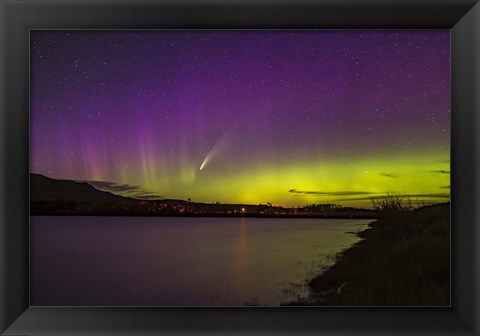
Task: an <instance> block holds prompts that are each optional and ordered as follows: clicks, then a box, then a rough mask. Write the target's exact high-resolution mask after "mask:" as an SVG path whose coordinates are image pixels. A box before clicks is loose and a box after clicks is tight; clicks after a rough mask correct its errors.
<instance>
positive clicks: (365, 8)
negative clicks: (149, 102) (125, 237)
mask: <svg viewBox="0 0 480 336" xmlns="http://www.w3.org/2000/svg"><path fill="white" fill-rule="evenodd" d="M0 24H1V28H0V29H1V30H0V33H1V45H0V52H1V54H0V57H1V63H0V66H1V68H0V75H1V81H0V85H1V90H0V95H1V96H0V108H1V113H0V127H1V133H0V135H1V136H0V164H1V175H0V188H1V193H0V200H1V202H0V230H1V231H0V233H1V242H0V253H1V254H0V262H1V263H0V289H1V291H0V332H1V334H2V335H5V336H6V335H47V334H48V335H66V334H76V335H93V334H95V335H102V334H108V335H115V334H125V335H126V334H128V335H140V334H142V335H143V334H158V335H160V334H162V335H163V334H189V335H193V334H195V335H207V334H208V335H212V334H245V335H246V334H256V335H259V334H265V335H266V334H270V335H271V334H281V335H299V334H316V335H330V334H331V335H347V334H348V335H352V334H379V335H380V334H382V335H393V334H395V335H402V334H406V335H407V334H408V335H479V330H480V328H479V305H480V290H479V283H480V279H479V260H480V258H479V243H480V239H479V232H480V230H479V223H480V222H479V209H480V206H479V204H480V202H479V191H480V187H479V181H480V179H479V171H480V170H479V168H480V167H479V165H480V155H479V152H480V146H479V145H480V123H479V121H480V118H479V116H480V109H479V105H480V104H479V92H480V75H479V71H480V66H479V59H480V4H479V3H478V0H459V1H454V0H422V1H409V0H385V1H375V0H369V1H365V0H337V1H334V0H300V1H294V0H283V1H282V0H278V1H275V0H271V1H265V0H260V1H249V0H243V1H241V0H224V1H219V0H197V1H191V0H187V1H185V0H177V1H154V0H151V1H149V0H147V1H145V0H140V1H135V0H103V1H91V0H83V1H78V0H63V1H58V0H0ZM165 28H189V29H197V28H218V29H236V28H242V29H243V28H256V29H266V28H268V29H279V28H291V29H301V28H303V29H327V28H331V29H353V28H356V29H451V39H452V55H451V56H452V124H451V125H452V126H451V127H452V132H451V134H452V143H451V198H452V199H451V206H452V212H451V218H452V232H451V234H452V304H451V307H438V308H427V307H425V308H420V307H418V308H414V307H411V308H398V307H397V308H361V307H358V308H356V307H336V308H334V307H278V308H267V307H260V308H258V307H257V308H256V307H239V308H125V307H118V308H101V307H98V308H92V307H85V308H80V307H56V308H54V307H30V306H29V229H28V223H29V51H30V46H29V30H31V29H165Z"/></svg>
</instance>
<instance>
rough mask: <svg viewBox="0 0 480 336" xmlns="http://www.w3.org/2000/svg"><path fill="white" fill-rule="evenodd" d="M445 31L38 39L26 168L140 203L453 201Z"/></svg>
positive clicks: (71, 34) (34, 38)
mask: <svg viewBox="0 0 480 336" xmlns="http://www.w3.org/2000/svg"><path fill="white" fill-rule="evenodd" d="M450 112H451V111H450V34H449V31H448V30H435V31H428V30H424V31H412V30H409V31H388V30H384V31H359V30H354V31H328V30H324V31H315V30H310V31H300V30H296V31H286V30H285V31H268V30H267V31H254V30H252V31H208V30H204V31H181V30H177V31H174V30H172V31H168V30H156V31H34V32H32V33H31V171H32V172H34V173H40V174H44V175H46V176H49V177H52V178H62V179H73V180H83V181H97V182H92V183H93V184H94V185H96V186H97V187H99V188H102V189H104V190H112V191H114V192H116V193H119V194H123V195H130V196H135V197H139V198H146V199H151V198H156V197H164V198H175V199H187V198H191V199H192V200H193V201H198V202H208V203H211V202H216V201H220V202H222V203H252V204H258V203H266V202H270V203H272V204H275V205H284V206H296V205H303V204H310V203H337V204H342V205H346V206H351V205H353V206H367V207H368V206H370V201H369V199H370V198H371V197H376V196H379V195H382V194H384V193H385V192H389V191H390V192H397V193H401V194H405V195H410V196H411V197H412V198H414V199H416V198H419V199H422V200H428V201H444V200H446V199H448V197H449V194H450V189H449V187H450V154H449V152H450Z"/></svg>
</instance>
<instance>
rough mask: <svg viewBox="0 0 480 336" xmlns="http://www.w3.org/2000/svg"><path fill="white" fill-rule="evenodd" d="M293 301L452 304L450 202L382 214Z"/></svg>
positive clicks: (364, 304)
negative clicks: (306, 292)
mask: <svg viewBox="0 0 480 336" xmlns="http://www.w3.org/2000/svg"><path fill="white" fill-rule="evenodd" d="M359 236H360V237H362V238H364V239H363V240H362V241H360V242H358V243H357V244H355V245H354V246H353V247H352V248H350V249H348V250H346V251H345V252H344V253H342V254H341V255H339V256H338V261H337V262H336V264H335V265H334V266H333V267H331V268H330V269H329V270H328V271H326V272H325V273H323V274H322V275H320V276H317V277H315V278H314V279H312V280H311V281H310V282H309V284H308V285H309V286H310V288H311V290H312V294H311V296H310V297H309V298H308V299H306V300H305V301H302V302H295V303H294V305H328V306H448V305H450V204H441V205H433V206H428V207H423V208H420V209H417V210H412V211H405V212H395V213H388V214H384V215H383V216H381V218H379V219H378V220H377V221H375V222H373V223H371V224H370V227H369V228H368V229H366V230H365V231H362V232H361V233H359Z"/></svg>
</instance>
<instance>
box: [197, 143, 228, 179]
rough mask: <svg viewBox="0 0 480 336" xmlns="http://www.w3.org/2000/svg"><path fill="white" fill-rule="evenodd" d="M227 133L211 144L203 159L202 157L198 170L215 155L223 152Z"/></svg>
mask: <svg viewBox="0 0 480 336" xmlns="http://www.w3.org/2000/svg"><path fill="white" fill-rule="evenodd" d="M226 135H227V134H224V135H223V136H221V137H220V139H218V141H217V142H216V143H215V145H213V147H212V148H211V149H210V150H209V151H208V153H207V155H206V156H205V159H203V161H202V164H201V165H200V170H203V168H205V166H206V165H207V164H208V163H209V162H210V161H211V160H212V159H213V158H214V157H216V156H218V155H219V154H220V153H222V152H223V150H224V149H225V148H226V147H227V136H226Z"/></svg>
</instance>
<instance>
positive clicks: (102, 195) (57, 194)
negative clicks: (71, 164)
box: [30, 174, 138, 204]
mask: <svg viewBox="0 0 480 336" xmlns="http://www.w3.org/2000/svg"><path fill="white" fill-rule="evenodd" d="M30 200H31V201H33V202H42V201H43V202H45V201H67V202H109V203H119V204H133V203H137V202H138V201H137V200H135V199H133V198H128V197H122V196H118V195H114V194H112V193H110V192H107V191H100V190H98V189H95V188H94V187H92V186H91V185H90V184H88V183H86V182H74V181H70V180H54V179H51V178H49V177H46V176H43V175H41V174H30Z"/></svg>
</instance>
